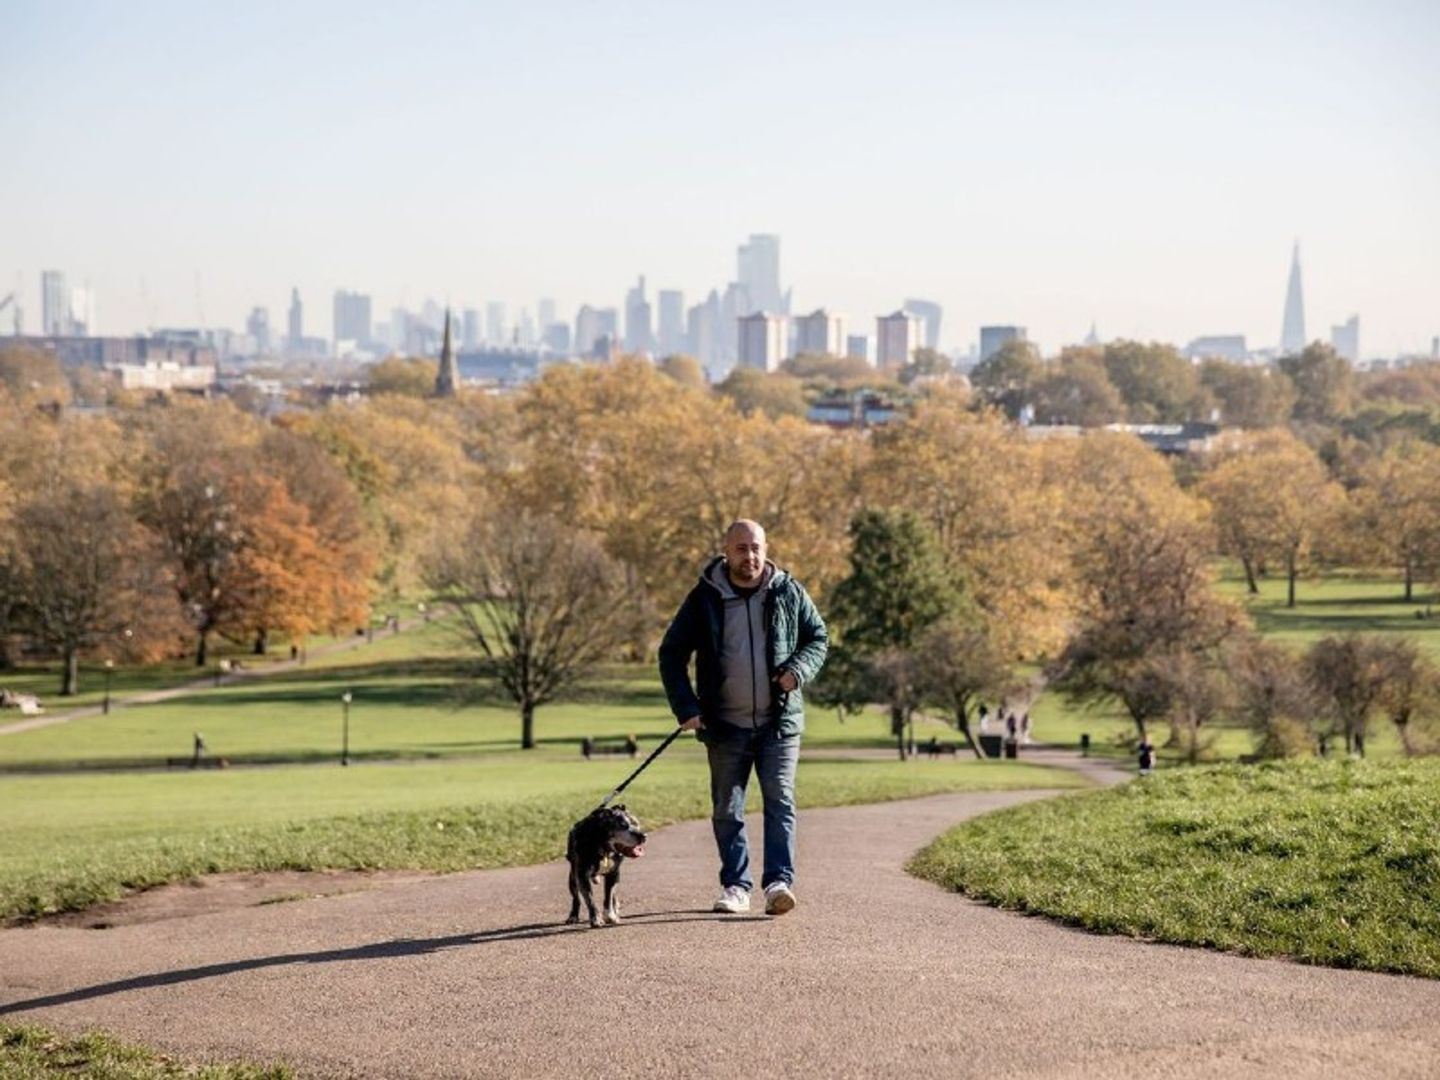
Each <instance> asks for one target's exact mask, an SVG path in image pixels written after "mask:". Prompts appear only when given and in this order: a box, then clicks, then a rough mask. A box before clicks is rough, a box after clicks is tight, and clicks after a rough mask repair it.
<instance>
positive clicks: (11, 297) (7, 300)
mask: <svg viewBox="0 0 1440 1080" xmlns="http://www.w3.org/2000/svg"><path fill="white" fill-rule="evenodd" d="M11 304H15V294H14V293H13V292H12V293H8V294H6V295H5V296H3V297H0V311H4V310H5V309H6V308H7V307H9V306H10V305H11ZM15 336H16V337H19V336H20V305H19V304H15Z"/></svg>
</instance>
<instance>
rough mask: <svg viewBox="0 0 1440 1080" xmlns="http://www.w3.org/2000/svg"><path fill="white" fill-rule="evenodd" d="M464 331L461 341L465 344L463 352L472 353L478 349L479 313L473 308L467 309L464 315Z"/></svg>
mask: <svg viewBox="0 0 1440 1080" xmlns="http://www.w3.org/2000/svg"><path fill="white" fill-rule="evenodd" d="M464 326H465V331H464V334H463V337H462V340H463V341H464V343H465V350H466V351H467V352H473V351H474V350H476V349H478V348H479V347H480V312H478V311H476V310H475V309H474V308H473V307H467V308H466V309H465V315H464Z"/></svg>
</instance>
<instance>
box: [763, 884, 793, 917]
mask: <svg viewBox="0 0 1440 1080" xmlns="http://www.w3.org/2000/svg"><path fill="white" fill-rule="evenodd" d="M794 908H795V894H794V893H793V892H791V891H790V886H789V885H786V884H785V882H783V881H772V882H771V883H770V884H769V885H766V886H765V914H766V915H784V914H785V913H786V912H787V911H793V910H794Z"/></svg>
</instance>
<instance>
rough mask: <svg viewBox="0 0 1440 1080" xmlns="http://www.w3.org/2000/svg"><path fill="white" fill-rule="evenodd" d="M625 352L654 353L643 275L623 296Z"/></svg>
mask: <svg viewBox="0 0 1440 1080" xmlns="http://www.w3.org/2000/svg"><path fill="white" fill-rule="evenodd" d="M625 351H626V352H629V353H635V354H637V355H639V354H642V353H646V354H648V353H651V352H654V351H655V331H654V320H653V317H652V315H651V311H650V301H648V300H646V299H645V275H644V274H641V275H640V279H639V281H637V282H636V284H635V287H634V288H633V289H631V290H630V291H629V292H627V293H626V294H625Z"/></svg>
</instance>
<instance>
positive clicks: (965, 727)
mask: <svg viewBox="0 0 1440 1080" xmlns="http://www.w3.org/2000/svg"><path fill="white" fill-rule="evenodd" d="M959 726H960V734H961V735H964V736H965V741H966V742H967V743H969V744H970V749H971V750H973V751H975V756H976V757H977V758H979V759H980V760H981V761H984V760H985V752H984V751H983V750H981V749H980V744H979V743H978V742H976V741H975V736H974V735H972V734H971V733H970V721H969V720H967V719H965V717H963V716H962V717H960V721H959Z"/></svg>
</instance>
